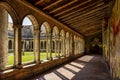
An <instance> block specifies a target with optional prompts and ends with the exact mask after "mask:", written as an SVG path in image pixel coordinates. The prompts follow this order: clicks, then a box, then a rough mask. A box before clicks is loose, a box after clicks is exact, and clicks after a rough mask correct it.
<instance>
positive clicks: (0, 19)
mask: <svg viewBox="0 0 120 80" xmlns="http://www.w3.org/2000/svg"><path fill="white" fill-rule="evenodd" d="M7 28H8V14H7V11H5V10H4V9H1V8H0V35H1V36H0V43H1V44H0V70H2V69H4V68H5V65H6V64H7V59H8V57H7V54H8V29H7Z"/></svg>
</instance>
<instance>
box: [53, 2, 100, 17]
mask: <svg viewBox="0 0 120 80" xmlns="http://www.w3.org/2000/svg"><path fill="white" fill-rule="evenodd" d="M100 2H101V0H100V1H97V2H95V3H93V4H90V5H86V6H85V7H83V8H80V9H78V10H76V11H71V10H74V9H75V8H78V7H80V6H82V5H84V4H86V3H88V2H86V3H84V4H82V5H81V4H79V5H77V6H75V7H72V8H70V9H67V10H65V11H62V12H60V13H58V14H56V15H54V16H59V15H62V14H64V13H67V12H69V11H71V13H69V14H65V15H63V16H61V17H59V18H58V19H63V18H65V17H68V16H71V15H73V14H75V13H78V12H80V11H82V10H85V9H87V8H89V7H92V6H94V5H95V4H99V3H100Z"/></svg>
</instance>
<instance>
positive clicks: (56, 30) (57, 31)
mask: <svg viewBox="0 0 120 80" xmlns="http://www.w3.org/2000/svg"><path fill="white" fill-rule="evenodd" d="M53 30H54V31H55V35H58V34H59V30H58V27H57V26H54V28H53Z"/></svg>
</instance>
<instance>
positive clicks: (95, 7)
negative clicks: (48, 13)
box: [63, 3, 104, 20]
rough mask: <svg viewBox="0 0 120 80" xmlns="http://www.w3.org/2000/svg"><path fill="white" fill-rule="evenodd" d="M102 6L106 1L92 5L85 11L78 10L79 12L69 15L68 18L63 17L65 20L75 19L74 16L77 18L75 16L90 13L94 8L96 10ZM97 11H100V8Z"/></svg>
mask: <svg viewBox="0 0 120 80" xmlns="http://www.w3.org/2000/svg"><path fill="white" fill-rule="evenodd" d="M102 6H104V3H101V4H99V5H97V6H94V7H92V8H88V9H86V10H84V11H81V12H78V13H76V14H74V15H71V16H69V17H67V18H63V20H70V19H73V18H75V17H78V16H79V15H82V14H86V13H89V12H91V11H94V10H96V9H98V8H100V7H102ZM96 11H99V10H96Z"/></svg>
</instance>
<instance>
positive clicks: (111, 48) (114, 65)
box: [103, 0, 120, 80]
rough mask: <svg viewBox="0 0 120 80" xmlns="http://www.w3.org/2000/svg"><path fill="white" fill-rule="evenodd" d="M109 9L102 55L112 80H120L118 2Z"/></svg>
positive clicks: (119, 3) (104, 30)
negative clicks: (108, 67) (107, 64)
mask: <svg viewBox="0 0 120 80" xmlns="http://www.w3.org/2000/svg"><path fill="white" fill-rule="evenodd" d="M111 8H112V9H111V10H112V11H111V15H110V17H108V22H106V23H108V25H107V26H106V25H105V26H104V29H103V53H104V56H105V59H106V61H107V62H108V63H109V65H110V72H111V75H112V77H113V80H120V0H115V1H114V4H111Z"/></svg>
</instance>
